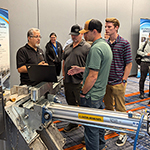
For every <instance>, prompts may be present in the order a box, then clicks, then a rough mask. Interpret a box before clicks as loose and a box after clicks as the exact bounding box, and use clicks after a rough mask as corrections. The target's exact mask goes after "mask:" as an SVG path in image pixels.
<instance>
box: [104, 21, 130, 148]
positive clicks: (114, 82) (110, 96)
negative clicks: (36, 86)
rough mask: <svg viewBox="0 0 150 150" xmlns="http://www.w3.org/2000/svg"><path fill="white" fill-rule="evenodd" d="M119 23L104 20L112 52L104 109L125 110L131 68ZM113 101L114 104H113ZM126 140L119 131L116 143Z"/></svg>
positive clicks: (128, 47) (128, 51)
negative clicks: (119, 31)
mask: <svg viewBox="0 0 150 150" xmlns="http://www.w3.org/2000/svg"><path fill="white" fill-rule="evenodd" d="M119 26H120V23H119V21H118V20H117V19H116V18H107V19H106V20H105V31H106V34H107V35H109V36H110V37H109V39H108V41H107V42H108V44H109V45H110V47H111V50H112V53H113V60H112V63H111V68H110V73H109V78H108V84H107V87H106V94H105V96H104V103H105V109H107V110H114V106H115V109H116V111H121V112H126V108H125V99H124V96H125V90H126V85H127V78H128V76H129V74H130V71H131V68H132V56H131V48H130V44H129V42H128V41H127V40H125V39H124V38H122V37H121V36H120V35H119V34H118V29H119ZM113 101H114V102H115V105H113ZM126 140H127V136H126V134H125V133H120V135H119V138H118V140H117V142H116V145H118V146H123V145H124V144H125V142H126Z"/></svg>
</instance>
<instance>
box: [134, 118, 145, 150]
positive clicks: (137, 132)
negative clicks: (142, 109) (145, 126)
mask: <svg viewBox="0 0 150 150" xmlns="http://www.w3.org/2000/svg"><path fill="white" fill-rule="evenodd" d="M143 118H144V115H142V117H141V119H140V121H139V125H138V128H137V131H136V136H135V140H134V147H133V150H136V143H137V139H138V135H139V131H140V128H141V125H142V121H143Z"/></svg>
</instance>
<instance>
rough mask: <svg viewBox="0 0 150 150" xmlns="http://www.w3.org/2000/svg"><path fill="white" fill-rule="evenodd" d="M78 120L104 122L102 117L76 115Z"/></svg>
mask: <svg viewBox="0 0 150 150" xmlns="http://www.w3.org/2000/svg"><path fill="white" fill-rule="evenodd" d="M78 118H79V119H84V120H91V121H98V122H104V119H103V117H101V116H94V115H87V114H81V113H78Z"/></svg>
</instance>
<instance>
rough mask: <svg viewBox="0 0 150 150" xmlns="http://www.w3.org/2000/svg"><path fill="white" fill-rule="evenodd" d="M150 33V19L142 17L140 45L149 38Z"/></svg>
mask: <svg viewBox="0 0 150 150" xmlns="http://www.w3.org/2000/svg"><path fill="white" fill-rule="evenodd" d="M149 35H150V19H149V18H140V39H139V46H140V45H141V44H142V43H143V42H145V41H146V40H147V39H148V38H149Z"/></svg>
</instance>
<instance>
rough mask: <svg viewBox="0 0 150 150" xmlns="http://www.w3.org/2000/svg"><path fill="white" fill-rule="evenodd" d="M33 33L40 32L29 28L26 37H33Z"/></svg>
mask: <svg viewBox="0 0 150 150" xmlns="http://www.w3.org/2000/svg"><path fill="white" fill-rule="evenodd" d="M33 31H39V32H40V30H39V29H37V28H31V29H30V30H29V31H28V33H27V37H31V36H33Z"/></svg>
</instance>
